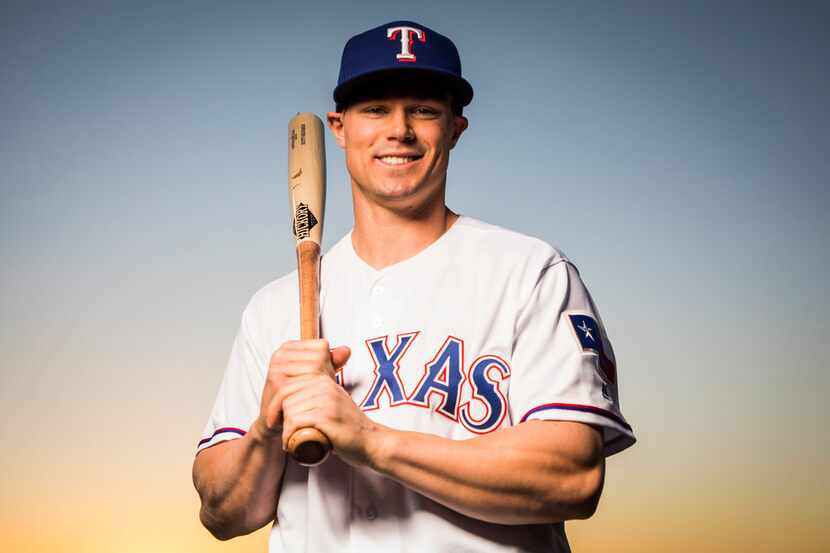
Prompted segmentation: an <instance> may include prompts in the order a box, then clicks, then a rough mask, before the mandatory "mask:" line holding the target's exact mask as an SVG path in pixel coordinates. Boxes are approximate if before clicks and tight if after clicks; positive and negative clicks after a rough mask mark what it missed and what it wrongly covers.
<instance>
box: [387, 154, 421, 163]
mask: <svg viewBox="0 0 830 553" xmlns="http://www.w3.org/2000/svg"><path fill="white" fill-rule="evenodd" d="M422 157H423V156H419V155H412V156H379V157H378V158H377V159H378V160H380V162H381V163H384V164H386V165H404V164H407V163H411V162H413V161H417V160H419V159H421V158H422Z"/></svg>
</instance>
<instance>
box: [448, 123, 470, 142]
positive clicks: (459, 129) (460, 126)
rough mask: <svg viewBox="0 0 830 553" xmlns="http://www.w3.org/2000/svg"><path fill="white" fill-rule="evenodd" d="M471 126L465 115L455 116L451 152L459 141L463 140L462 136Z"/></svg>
mask: <svg viewBox="0 0 830 553" xmlns="http://www.w3.org/2000/svg"><path fill="white" fill-rule="evenodd" d="M468 125H469V121H467V118H466V117H464V116H463V115H453V118H452V140H451V141H450V150H452V149H453V148H455V145H456V144H457V143H458V139H459V138H461V134H462V133H463V132H464V131H466V130H467V126H468Z"/></svg>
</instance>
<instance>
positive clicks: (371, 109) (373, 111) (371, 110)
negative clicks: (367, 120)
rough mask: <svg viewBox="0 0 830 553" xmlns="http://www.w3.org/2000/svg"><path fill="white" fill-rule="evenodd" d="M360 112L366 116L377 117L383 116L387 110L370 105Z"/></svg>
mask: <svg viewBox="0 0 830 553" xmlns="http://www.w3.org/2000/svg"><path fill="white" fill-rule="evenodd" d="M360 111H361V112H362V113H365V114H367V115H376V116H377V115H383V114H384V113H386V111H387V110H386V108H385V107H383V106H379V105H375V104H370V105H368V106H366V107H364V108H363V109H361V110H360Z"/></svg>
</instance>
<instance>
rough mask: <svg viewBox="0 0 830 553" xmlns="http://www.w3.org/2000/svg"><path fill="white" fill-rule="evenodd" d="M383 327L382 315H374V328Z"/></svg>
mask: <svg viewBox="0 0 830 553" xmlns="http://www.w3.org/2000/svg"><path fill="white" fill-rule="evenodd" d="M381 326H383V319H381V318H380V315H374V316H373V317H372V328H380V327H381Z"/></svg>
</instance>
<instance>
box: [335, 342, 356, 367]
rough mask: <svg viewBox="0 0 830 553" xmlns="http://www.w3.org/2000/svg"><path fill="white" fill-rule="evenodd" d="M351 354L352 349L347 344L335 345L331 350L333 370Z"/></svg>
mask: <svg viewBox="0 0 830 553" xmlns="http://www.w3.org/2000/svg"><path fill="white" fill-rule="evenodd" d="M351 356H352V350H351V349H349V346H337V347H336V348H334V349H333V350H331V364H332V365H334V368H335V370H337V369H339V368H340V367H342V366H343V365H345V364H346V361H348V360H349V357H351Z"/></svg>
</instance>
